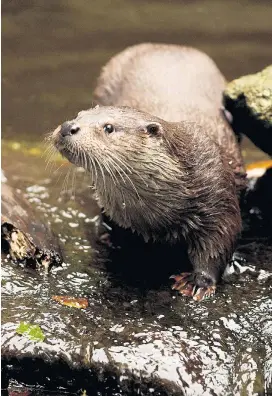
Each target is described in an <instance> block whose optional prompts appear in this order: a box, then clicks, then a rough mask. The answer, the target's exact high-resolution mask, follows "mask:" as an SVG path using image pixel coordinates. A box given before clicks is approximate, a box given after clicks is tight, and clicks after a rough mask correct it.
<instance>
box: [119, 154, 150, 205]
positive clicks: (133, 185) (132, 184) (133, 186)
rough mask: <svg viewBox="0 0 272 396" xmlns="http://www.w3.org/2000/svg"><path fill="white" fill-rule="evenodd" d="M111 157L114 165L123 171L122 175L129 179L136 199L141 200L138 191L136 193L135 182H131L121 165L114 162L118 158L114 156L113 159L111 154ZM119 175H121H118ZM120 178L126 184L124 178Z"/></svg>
mask: <svg viewBox="0 0 272 396" xmlns="http://www.w3.org/2000/svg"><path fill="white" fill-rule="evenodd" d="M111 157H112V161H114V163H115V166H118V168H119V169H120V171H121V172H122V173H123V175H124V176H125V177H126V178H127V180H128V181H129V183H130V184H131V186H132V188H133V189H134V191H135V192H136V195H137V197H138V199H139V200H140V201H142V199H141V197H140V195H139V193H138V190H137V188H136V186H135V184H134V183H133V181H132V180H131V178H130V177H129V176H128V174H127V173H126V172H125V171H124V169H123V168H121V166H120V165H119V164H118V163H117V162H116V161H117V160H118V158H116V157H115V160H114V158H113V156H111ZM119 175H120V173H119ZM120 177H121V175H120ZM122 180H123V182H124V184H126V182H125V180H124V178H123V177H122Z"/></svg>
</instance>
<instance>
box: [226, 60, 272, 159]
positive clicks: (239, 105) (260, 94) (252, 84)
mask: <svg viewBox="0 0 272 396" xmlns="http://www.w3.org/2000/svg"><path fill="white" fill-rule="evenodd" d="M224 101H225V107H226V109H227V110H228V111H229V112H230V113H231V115H232V118H233V120H232V127H233V129H234V130H235V132H236V133H237V134H238V135H239V134H240V133H242V134H245V135H246V136H248V137H249V139H250V140H251V141H252V142H253V143H254V144H255V145H256V146H258V147H260V148H261V149H262V150H263V151H264V152H265V153H267V154H269V155H270V156H271V155H272V65H270V66H268V67H266V68H265V69H264V70H262V71H261V72H259V73H256V74H250V75H247V76H243V77H240V78H238V79H235V80H233V81H231V82H230V83H229V84H228V86H227V88H226V90H225V93H224Z"/></svg>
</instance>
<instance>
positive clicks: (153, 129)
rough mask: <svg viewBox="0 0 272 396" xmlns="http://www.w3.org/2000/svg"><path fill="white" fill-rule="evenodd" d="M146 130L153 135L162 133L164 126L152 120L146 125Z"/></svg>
mask: <svg viewBox="0 0 272 396" xmlns="http://www.w3.org/2000/svg"><path fill="white" fill-rule="evenodd" d="M146 131H147V133H149V134H150V135H153V136H157V135H162V126H161V124H159V123H158V122H152V123H151V124H148V125H147V126H146Z"/></svg>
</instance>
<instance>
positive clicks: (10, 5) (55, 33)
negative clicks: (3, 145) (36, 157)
mask: <svg viewBox="0 0 272 396" xmlns="http://www.w3.org/2000/svg"><path fill="white" fill-rule="evenodd" d="M271 19H272V7H271V3H270V1H255V0H251V1H248V0H247V1H246V0H242V1H239V2H238V1H233V0H230V1H224V0H218V1H213V0H209V1H204V0H200V1H188V0H187V1H186V0H179V1H178V0H172V1H171V0H169V1H156V0H153V1H148V2H147V1H135V0H134V1H133V0H115V1H110V0H101V1H86V0H58V1H55V0H51V1H49V0H35V1H34V0H33V1H32V0H24V1H19V0H4V1H3V2H2V54H3V62H2V70H3V75H2V78H3V80H2V81H3V83H2V89H3V104H2V106H3V107H2V132H3V136H4V138H12V139H16V140H20V139H26V140H29V139H31V140H32V139H35V140H36V141H39V140H40V139H41V138H42V137H43V135H44V133H46V132H48V131H50V130H51V129H52V128H53V127H54V126H56V125H58V124H59V123H61V122H62V121H63V120H65V119H71V118H73V116H74V115H75V114H76V113H77V112H78V111H79V110H82V109H85V108H88V107H90V106H91V104H92V97H91V94H92V89H93V86H94V83H95V79H96V77H97V76H98V74H99V70H100V68H101V66H102V65H103V64H104V63H105V62H106V61H107V60H108V59H109V58H110V57H111V56H112V55H113V54H115V53H116V52H118V51H120V50H122V49H124V48H125V47H126V46H128V45H132V44H135V43H140V42H143V41H153V42H166V43H177V44H185V45H191V46H194V47H198V48H200V49H201V50H203V51H206V52H207V53H208V54H209V55H210V56H211V57H212V58H213V59H214V60H215V61H216V62H217V64H218V66H219V67H220V69H221V70H222V72H223V73H224V74H225V76H226V77H227V79H233V78H235V77H239V76H241V75H243V74H247V73H251V72H252V73H254V72H257V71H259V70H260V69H262V68H264V67H265V66H267V65H268V64H270V63H271V34H272V24H271ZM256 156H257V158H258V154H256Z"/></svg>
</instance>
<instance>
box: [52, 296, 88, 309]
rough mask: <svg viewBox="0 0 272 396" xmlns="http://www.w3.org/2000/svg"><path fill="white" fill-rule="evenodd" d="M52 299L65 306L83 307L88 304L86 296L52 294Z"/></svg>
mask: <svg viewBox="0 0 272 396" xmlns="http://www.w3.org/2000/svg"><path fill="white" fill-rule="evenodd" d="M52 299H53V300H55V301H57V302H58V303H60V304H62V305H66V306H67V307H72V308H82V309H85V308H87V307H88V305H89V303H88V300H87V298H76V297H69V296H52Z"/></svg>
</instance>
